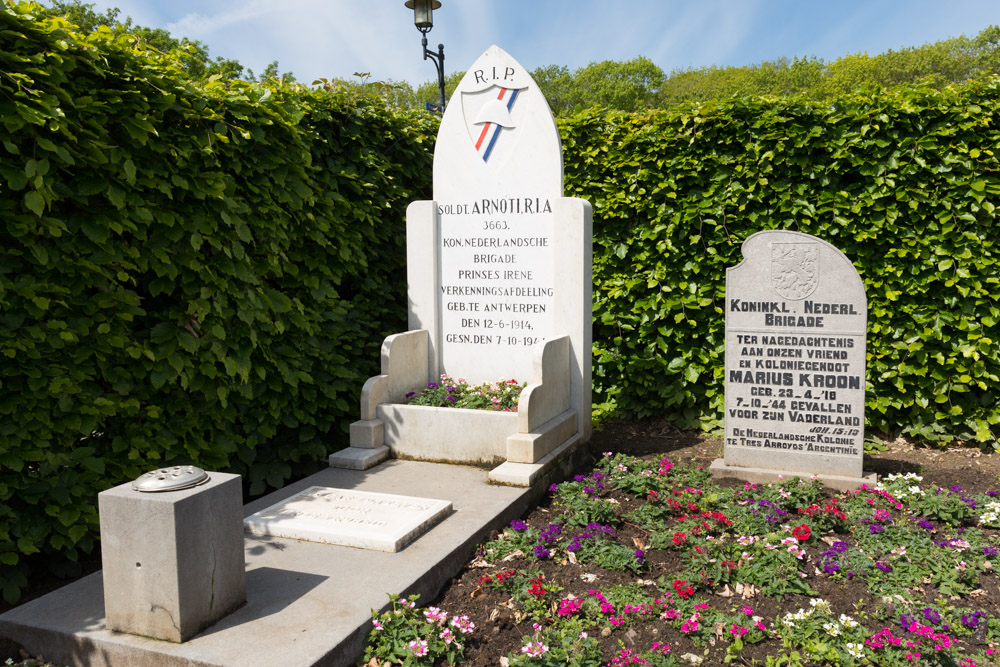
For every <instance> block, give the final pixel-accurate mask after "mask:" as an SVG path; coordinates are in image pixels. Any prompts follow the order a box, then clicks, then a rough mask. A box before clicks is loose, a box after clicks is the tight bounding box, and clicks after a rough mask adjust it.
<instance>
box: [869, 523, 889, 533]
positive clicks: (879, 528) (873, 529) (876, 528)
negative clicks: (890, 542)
mask: <svg viewBox="0 0 1000 667" xmlns="http://www.w3.org/2000/svg"><path fill="white" fill-rule="evenodd" d="M883 531H885V526H883V525H882V524H880V523H873V524H872V525H870V526H868V532H869V533H871V534H872V535H875V534H878V533H881V532H883Z"/></svg>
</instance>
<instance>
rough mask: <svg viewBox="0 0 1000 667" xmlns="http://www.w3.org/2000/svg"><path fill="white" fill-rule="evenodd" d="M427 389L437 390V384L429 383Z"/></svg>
mask: <svg viewBox="0 0 1000 667" xmlns="http://www.w3.org/2000/svg"><path fill="white" fill-rule="evenodd" d="M427 388H428V389H437V388H438V385H437V382H428V383H427Z"/></svg>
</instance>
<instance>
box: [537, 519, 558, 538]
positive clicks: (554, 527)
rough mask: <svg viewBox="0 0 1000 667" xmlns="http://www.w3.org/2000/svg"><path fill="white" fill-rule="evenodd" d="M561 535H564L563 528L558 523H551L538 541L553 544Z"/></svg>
mask: <svg viewBox="0 0 1000 667" xmlns="http://www.w3.org/2000/svg"><path fill="white" fill-rule="evenodd" d="M561 534H562V526H560V525H559V524H558V523H550V524H549V525H548V526H546V527H545V530H544V531H542V534H541V535H540V536H539V537H538V539H539V541H540V542H551V541H552V540H554V539H555V538H556V537H557V536H558V535H561Z"/></svg>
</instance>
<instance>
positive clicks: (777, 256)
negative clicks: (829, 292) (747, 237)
mask: <svg viewBox="0 0 1000 667" xmlns="http://www.w3.org/2000/svg"><path fill="white" fill-rule="evenodd" d="M818 284H819V246H818V245H817V244H815V243H775V244H774V245H773V246H771V285H772V286H773V287H774V291H775V292H777V293H778V294H779V295H781V296H782V297H784V298H786V299H791V300H793V301H797V300H799V299H804V298H806V297H807V296H809V295H810V294H812V293H813V292H814V291H815V290H816V286H817V285H818Z"/></svg>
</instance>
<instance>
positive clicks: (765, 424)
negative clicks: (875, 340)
mask: <svg viewBox="0 0 1000 667" xmlns="http://www.w3.org/2000/svg"><path fill="white" fill-rule="evenodd" d="M743 257H744V261H743V262H741V263H740V264H739V265H737V266H734V267H731V268H729V269H728V271H727V275H726V301H725V304H726V366H725V374H726V375H725V378H726V381H725V387H726V388H725V465H724V466H722V465H721V464H720V462H716V464H714V465H713V471H716V472H719V471H721V470H722V469H723V468H724V469H725V470H726V471H729V472H733V471H734V470H738V469H741V468H742V469H757V470H764V471H774V472H775V473H784V474H785V475H791V474H799V475H818V476H820V477H822V478H843V480H842V481H841V483H839V484H838V485H839V486H851V485H852V482H851V480H854V482H856V484H853V485H855V486H856V485H857V484H860V483H861V481H863V480H862V476H863V473H862V457H863V454H864V444H863V443H864V433H865V432H864V428H865V334H866V328H867V320H868V308H867V301H866V299H865V290H864V285H863V284H862V282H861V278H860V276H859V275H858V272H857V271H856V270H855V268H854V265H853V264H852V263H851V261H850V260H849V259H848V258H847V257H845V256H844V254H843V253H841V252H840V251H839V250H837V249H836V248H835V247H833V246H832V245H830V244H829V243H827V242H826V241H823V240H821V239H818V238H816V237H813V236H809V235H808V234H802V233H799V232H791V231H763V232H758V233H756V234H754V235H752V236H750V237H749V238H748V239H746V241H744V243H743ZM864 481H869V480H864Z"/></svg>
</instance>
